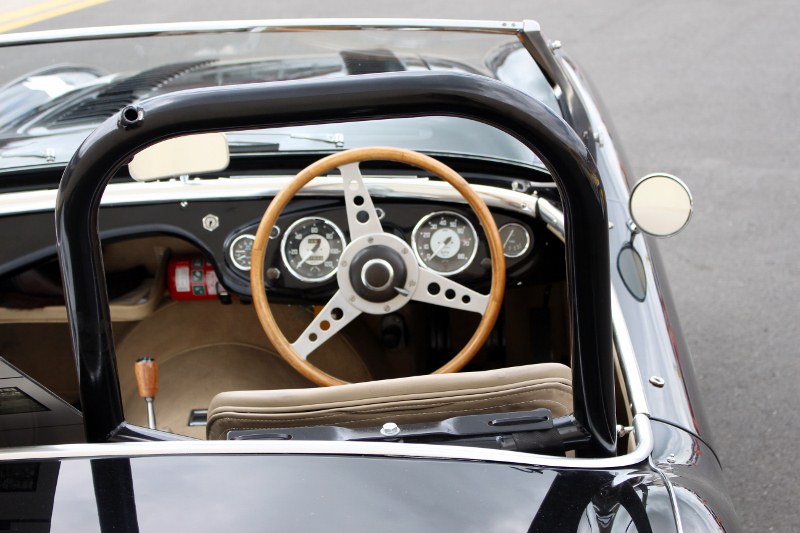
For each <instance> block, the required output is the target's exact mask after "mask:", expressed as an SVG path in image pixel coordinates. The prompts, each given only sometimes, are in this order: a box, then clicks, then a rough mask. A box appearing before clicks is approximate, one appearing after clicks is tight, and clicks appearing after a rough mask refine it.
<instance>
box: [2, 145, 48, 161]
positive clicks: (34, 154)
mask: <svg viewBox="0 0 800 533" xmlns="http://www.w3.org/2000/svg"><path fill="white" fill-rule="evenodd" d="M12 157H35V158H37V159H44V160H46V161H47V162H48V163H53V162H54V161H55V160H56V150H55V148H48V149H47V150H45V151H44V152H41V151H39V152H3V153H0V159H3V158H6V159H9V158H12Z"/></svg>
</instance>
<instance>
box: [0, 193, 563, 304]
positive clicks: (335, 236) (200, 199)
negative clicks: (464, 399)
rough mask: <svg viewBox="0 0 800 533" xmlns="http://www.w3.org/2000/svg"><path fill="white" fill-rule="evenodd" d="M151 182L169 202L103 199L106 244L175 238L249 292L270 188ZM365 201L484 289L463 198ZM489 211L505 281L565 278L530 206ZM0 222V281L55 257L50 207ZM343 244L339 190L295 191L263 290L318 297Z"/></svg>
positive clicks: (419, 251) (281, 298)
mask: <svg viewBox="0 0 800 533" xmlns="http://www.w3.org/2000/svg"><path fill="white" fill-rule="evenodd" d="M223 181H224V180H223ZM154 185H156V186H161V187H165V188H166V187H173V189H171V191H174V190H177V191H178V194H180V195H181V196H177V194H174V193H170V194H171V199H166V198H165V197H164V196H165V195H164V194H163V191H162V192H160V193H159V192H156V193H148V194H151V195H152V196H149V197H146V198H142V199H141V200H137V202H136V203H130V204H124V203H120V204H116V203H114V204H106V205H103V206H102V207H101V210H100V220H99V226H100V235H101V239H102V240H103V242H104V244H107V243H112V242H117V241H125V240H127V239H132V238H139V237H149V236H157V235H166V236H173V237H178V238H180V239H182V240H183V241H186V242H188V243H189V244H191V245H192V247H193V248H195V249H196V252H195V253H196V254H199V255H203V256H205V257H206V259H207V260H208V263H209V264H211V265H213V268H214V270H216V273H217V275H218V278H219V280H220V282H221V283H222V284H223V286H224V287H225V288H226V289H227V290H228V291H229V292H231V293H234V294H238V295H239V296H242V297H244V298H247V297H249V295H250V272H249V268H250V251H251V249H252V243H253V236H254V235H255V233H256V230H257V228H258V223H259V221H260V220H261V217H262V216H263V213H264V210H265V209H266V207H267V205H268V204H269V201H270V200H271V195H263V194H261V195H256V196H239V197H224V196H220V195H215V194H216V193H215V194H207V193H206V192H205V191H203V190H202V189H203V186H201V185H197V186H195V185H193V184H190V185H182V184H169V183H165V184H147V189H148V190H151V189H155V188H156V187H153V186H154ZM222 185H224V183H220V186H222ZM136 186H138V184H134V185H132V187H136ZM113 187H114V186H112V187H111V188H112V189H113ZM120 188H121V189H122V188H123V187H122V186H120ZM142 189H144V187H142ZM195 191H197V192H195ZM212 192H213V191H212ZM201 193H202V194H201ZM191 194H195V195H196V196H195V197H192V196H191ZM432 195H433V194H432ZM120 197H121V198H124V201H125V202H128V201H129V200H128V198H130V197H131V195H130V192H129V191H127V190H121V191H120ZM144 200H147V201H144ZM373 201H374V204H375V207H376V210H377V212H378V214H379V217H380V219H381V225H382V227H383V229H384V231H386V232H390V233H392V234H394V235H396V236H397V237H399V238H401V239H403V240H404V241H405V242H408V243H409V244H410V245H411V247H412V249H413V251H414V253H415V255H416V259H417V261H418V262H419V263H420V264H421V265H423V266H425V267H426V268H428V269H430V270H432V271H435V272H437V273H440V274H442V275H445V276H449V277H451V278H452V279H454V280H455V281H457V282H459V283H462V284H465V285H467V286H469V287H471V288H473V289H476V290H479V291H482V290H483V289H484V288H487V289H488V286H489V283H490V281H491V266H490V265H491V261H490V258H489V252H488V246H487V242H486V237H485V235H484V233H483V230H482V228H481V226H480V224H479V223H478V221H477V218H476V217H475V216H474V214H473V213H472V211H471V209H470V208H469V207H468V206H467V205H466V204H464V203H461V202H457V201H452V200H449V199H447V200H445V199H439V200H437V199H434V198H415V197H399V196H391V197H384V196H382V195H380V194H375V195H373ZM490 211H491V213H492V215H493V216H494V219H495V222H496V223H497V226H498V228H499V229H500V233H501V240H502V244H503V249H504V254H505V258H506V277H507V283H508V284H509V286H518V285H532V284H537V283H542V282H546V281H550V280H553V279H556V280H557V279H562V278H563V257H564V255H563V246H562V245H561V244H560V243H559V242H558V240H557V239H556V238H555V237H554V236H553V235H552V234H551V233H550V232H549V231H548V230H547V227H546V224H545V223H544V222H542V221H541V220H539V219H537V218H534V216H533V212H532V211H530V210H528V211H523V210H515V209H510V208H509V209H506V208H502V207H498V206H490ZM2 222H3V223H2V224H0V238H2V239H3V242H4V243H6V246H4V247H3V248H2V249H0V278H4V277H7V276H9V275H12V276H13V275H14V274H15V273H19V272H23V271H24V270H25V269H27V268H31V267H34V266H36V265H37V264H42V263H43V262H47V261H52V260H53V259H54V257H55V253H56V250H55V245H54V243H55V234H54V228H53V213H52V211H39V212H20V213H17V214H14V215H9V216H4V217H2ZM349 242H350V235H349V230H348V227H347V217H346V211H345V207H344V203H343V200H342V198H341V196H338V195H330V194H321V195H319V196H314V195H303V196H298V197H297V198H295V199H294V200H293V201H292V202H291V203H290V204H289V205H288V206H287V207H286V208H285V209H284V211H283V212H282V213H281V216H280V217H279V219H278V222H277V223H276V225H275V227H273V228H272V233H271V235H270V240H269V244H268V246H267V250H266V256H265V266H266V271H265V280H266V284H267V290H268V291H269V293H270V295H271V297H273V298H274V300H275V301H276V302H284V303H292V302H298V303H299V302H308V303H318V302H324V301H326V300H327V299H328V298H329V297H330V296H331V295H332V294H333V293H334V292H335V291H336V288H337V286H336V275H335V274H336V268H337V265H338V261H337V258H338V256H339V255H340V254H341V253H342V251H343V249H344V247H345V246H346V245H347V244H348V243H349ZM178 253H182V252H178ZM131 260H132V261H135V260H136V258H135V257H134V258H131ZM483 292H485V291H483Z"/></svg>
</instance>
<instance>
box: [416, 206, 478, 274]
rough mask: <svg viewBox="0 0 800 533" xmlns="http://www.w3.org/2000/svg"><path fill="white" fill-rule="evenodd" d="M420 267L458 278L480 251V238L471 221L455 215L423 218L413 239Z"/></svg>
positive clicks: (435, 215)
mask: <svg viewBox="0 0 800 533" xmlns="http://www.w3.org/2000/svg"><path fill="white" fill-rule="evenodd" d="M411 241H412V246H413V248H414V254H416V256H417V260H418V261H419V263H420V264H421V265H422V266H424V267H426V268H428V269H430V270H432V271H434V272H436V273H437V274H444V275H450V274H458V273H459V272H462V271H463V270H464V269H466V268H467V267H468V266H469V265H470V263H472V260H473V259H474V258H475V253H476V252H477V251H478V236H477V235H476V234H475V228H473V227H472V224H470V222H469V220H467V219H466V218H464V217H463V216H461V215H459V214H458V213H453V212H451V211H439V212H436V213H431V214H429V215H426V216H425V217H423V218H422V219H421V220H420V221H419V222H418V223H417V225H416V227H415V228H414V232H413V233H412V235H411Z"/></svg>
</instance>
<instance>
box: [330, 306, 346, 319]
mask: <svg viewBox="0 0 800 533" xmlns="http://www.w3.org/2000/svg"><path fill="white" fill-rule="evenodd" d="M343 316H344V311H342V310H341V309H339V308H338V307H334V308H333V309H331V318H332V319H334V320H341V319H342V317H343Z"/></svg>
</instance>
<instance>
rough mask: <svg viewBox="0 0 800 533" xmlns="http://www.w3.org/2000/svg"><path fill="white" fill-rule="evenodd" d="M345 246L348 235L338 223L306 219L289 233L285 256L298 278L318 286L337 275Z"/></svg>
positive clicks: (292, 227)
mask: <svg viewBox="0 0 800 533" xmlns="http://www.w3.org/2000/svg"><path fill="white" fill-rule="evenodd" d="M344 245H345V241H344V235H343V234H342V230H340V229H339V228H338V227H337V226H336V224H334V223H333V222H331V221H330V220H327V219H325V218H321V217H306V218H301V219H299V220H297V221H296V222H295V223H294V224H292V225H291V226H289V228H288V229H287V230H286V233H285V234H284V235H283V240H282V241H281V257H282V258H283V262H284V264H285V265H286V267H287V268H288V269H289V272H291V273H292V275H294V276H295V277H296V278H297V279H299V280H301V281H308V282H311V283H318V282H321V281H325V280H328V279H330V278H332V277H333V276H334V274H336V266H337V265H338V264H339V257H340V256H341V255H342V251H343V250H344Z"/></svg>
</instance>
